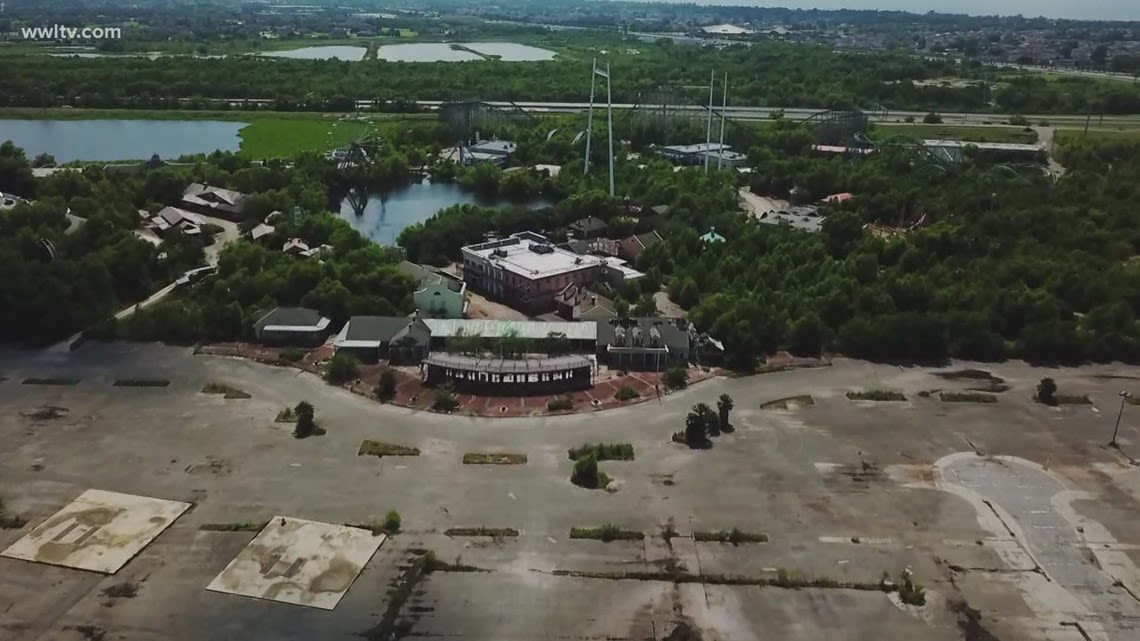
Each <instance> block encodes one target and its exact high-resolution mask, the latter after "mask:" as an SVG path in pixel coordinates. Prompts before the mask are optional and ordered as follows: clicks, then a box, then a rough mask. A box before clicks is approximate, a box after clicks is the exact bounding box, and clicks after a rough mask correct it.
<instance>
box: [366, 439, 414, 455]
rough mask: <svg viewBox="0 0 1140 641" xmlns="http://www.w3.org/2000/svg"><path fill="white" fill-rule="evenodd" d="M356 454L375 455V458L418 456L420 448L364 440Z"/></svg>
mask: <svg viewBox="0 0 1140 641" xmlns="http://www.w3.org/2000/svg"><path fill="white" fill-rule="evenodd" d="M356 455H357V456H375V457H376V458H383V457H385V456H419V455H420V450H419V448H415V447H406V446H404V445H394V444H392V443H384V442H382V441H364V442H363V443H361V444H360V449H359V450H357V452H356Z"/></svg>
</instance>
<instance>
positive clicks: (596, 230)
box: [570, 216, 608, 239]
mask: <svg viewBox="0 0 1140 641" xmlns="http://www.w3.org/2000/svg"><path fill="white" fill-rule="evenodd" d="M607 227H608V225H606V221H604V220H602V219H601V218H595V217H594V216H587V217H585V218H583V219H581V220H575V221H574V222H572V223H570V231H571V232H572V233H573V234H574V237H575V238H582V239H589V238H596V237H598V236H601V235H603V234H605V233H606V228H607Z"/></svg>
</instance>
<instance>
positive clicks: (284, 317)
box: [253, 307, 331, 346]
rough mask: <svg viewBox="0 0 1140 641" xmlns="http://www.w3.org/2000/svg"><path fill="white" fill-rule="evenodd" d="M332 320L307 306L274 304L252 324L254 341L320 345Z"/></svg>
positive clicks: (273, 343) (277, 343)
mask: <svg viewBox="0 0 1140 641" xmlns="http://www.w3.org/2000/svg"><path fill="white" fill-rule="evenodd" d="M330 322H331V321H330V320H329V319H327V318H325V317H323V316H321V314H320V312H318V311H317V310H315V309H309V308H307V307H274V308H273V309H272V310H270V311H268V312H266V313H265V314H262V315H261V316H259V317H258V318H257V320H256V321H254V323H253V331H254V334H255V335H256V336H257V340H258V341H260V342H262V343H265V344H271V345H305V346H314V345H320V344H321V343H323V342H324V341H325V339H326V338H328V334H329V323H330Z"/></svg>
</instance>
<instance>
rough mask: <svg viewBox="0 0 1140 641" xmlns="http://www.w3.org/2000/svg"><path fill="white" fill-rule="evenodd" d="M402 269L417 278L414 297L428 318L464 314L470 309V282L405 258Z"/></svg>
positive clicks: (454, 316) (417, 307) (452, 316)
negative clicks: (468, 288) (468, 283)
mask: <svg viewBox="0 0 1140 641" xmlns="http://www.w3.org/2000/svg"><path fill="white" fill-rule="evenodd" d="M399 267H400V271H401V272H403V273H405V274H407V275H408V276H411V277H412V278H413V279H414V280H415V281H416V289H415V291H414V292H413V293H412V299H413V300H414V301H415V303H416V309H418V310H419V311H420V313H421V314H422V315H424V316H426V317H428V318H463V317H464V316H465V315H466V313H467V283H464V282H463V281H462V280H460V279H459V278H456V277H455V276H452V275H451V274H448V273H446V272H443V271H441V270H437V269H434V268H432V267H425V266H423V265H417V264H416V263H412V262H408V261H406V260H405V261H403V262H401V263H400V266H399Z"/></svg>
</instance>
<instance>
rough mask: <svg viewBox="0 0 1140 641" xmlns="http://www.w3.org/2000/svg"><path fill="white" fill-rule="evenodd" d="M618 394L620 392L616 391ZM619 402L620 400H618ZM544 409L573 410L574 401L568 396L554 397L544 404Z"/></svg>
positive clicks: (555, 410) (552, 410)
mask: <svg viewBox="0 0 1140 641" xmlns="http://www.w3.org/2000/svg"><path fill="white" fill-rule="evenodd" d="M618 392H619V393H620V392H621V390H618ZM618 400H621V399H618ZM546 409H547V411H550V412H564V411H566V410H572V409H574V401H573V400H572V399H571V398H570V397H568V396H556V397H554V398H552V399H550V400H549V401H547V402H546Z"/></svg>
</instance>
